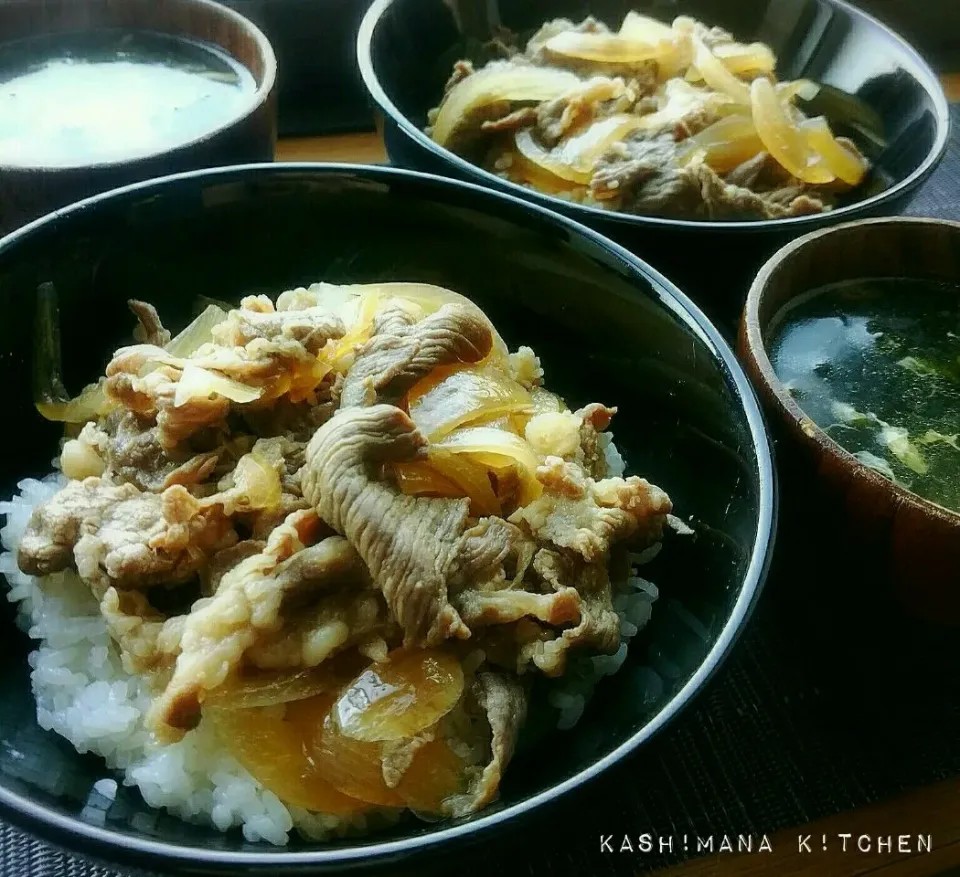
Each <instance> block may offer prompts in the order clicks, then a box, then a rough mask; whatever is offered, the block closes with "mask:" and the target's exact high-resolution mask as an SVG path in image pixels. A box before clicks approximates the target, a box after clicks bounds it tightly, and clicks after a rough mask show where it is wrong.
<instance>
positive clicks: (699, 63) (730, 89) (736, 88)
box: [693, 37, 772, 106]
mask: <svg viewBox="0 0 960 877" xmlns="http://www.w3.org/2000/svg"><path fill="white" fill-rule="evenodd" d="M693 63H694V65H695V66H696V68H697V70H699V71H700V75H701V76H702V77H703V79H704V82H706V83H707V85H708V86H710V88H712V89H713V90H714V91H719V92H720V93H721V94H725V95H727V97H729V98H730V99H731V100H734V101H736V102H737V103H738V104H743V105H744V106H750V89H749V88H748V87H747V86H746V85H745V84H744V83H743V82H741V81H740V80H739V79H737V77H736V76H734V75H733V74H732V73H731V72H730V71H729V70H727V68H726V67H725V66H724V65H723V62H722V61H721V60H720V59H719V58H718V57H717V56H716V55H714V54H713V52H711V51H710V49H709V48H707V45H706V44H705V43H704V42H703V40H701V39H699V38H698V37H694V38H693ZM771 88H772V86H771Z"/></svg>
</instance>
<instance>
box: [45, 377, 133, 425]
mask: <svg viewBox="0 0 960 877" xmlns="http://www.w3.org/2000/svg"><path fill="white" fill-rule="evenodd" d="M113 407H114V403H113V402H112V400H110V399H108V398H107V394H106V393H105V392H104V389H103V381H102V380H101V381H99V382H98V383H96V384H90V385H88V386H87V387H85V388H84V389H83V390H82V391H81V392H80V394H79V395H78V396H76V397H74V398H73V399H70V400H69V401H67V402H61V401H38V402H37V403H36V408H37V411H39V412H40V414H41V415H43V417H45V418H46V419H47V420H53V421H56V422H58V423H88V422H89V421H91V420H97V419H99V418H100V417H103V416H104V415H105V414H107V413H108V412H109V411H110V410H111V409H112V408H113Z"/></svg>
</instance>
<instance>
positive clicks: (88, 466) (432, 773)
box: [2, 283, 685, 844]
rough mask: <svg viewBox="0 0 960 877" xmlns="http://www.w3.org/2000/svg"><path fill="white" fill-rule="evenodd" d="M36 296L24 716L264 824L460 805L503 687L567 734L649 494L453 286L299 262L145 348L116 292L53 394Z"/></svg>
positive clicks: (591, 421)
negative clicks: (92, 372) (36, 419)
mask: <svg viewBox="0 0 960 877" xmlns="http://www.w3.org/2000/svg"><path fill="white" fill-rule="evenodd" d="M38 301H39V304H40V310H39V313H40V320H39V321H38V326H39V328H40V337H39V345H38V355H39V356H38V364H39V371H38V381H37V384H38V408H39V409H40V411H41V413H42V414H44V416H46V417H48V418H50V419H54V420H58V421H62V422H63V423H64V424H65V438H64V440H63V442H62V445H61V449H60V454H59V459H58V462H57V471H54V472H53V473H52V474H49V475H47V476H46V477H45V478H43V479H42V480H35V479H27V480H25V481H22V482H21V483H20V485H19V493H18V495H17V496H15V497H14V498H13V499H12V500H11V501H10V502H7V503H4V504H3V506H2V510H3V512H5V514H6V516H7V523H6V526H5V528H4V529H3V531H2V538H3V545H4V547H5V548H6V549H7V551H8V552H9V553H7V554H5V555H4V556H3V562H4V567H3V570H4V572H5V574H6V575H7V578H8V579H9V580H10V583H11V585H12V590H11V592H10V599H11V600H14V601H16V602H18V603H19V606H20V609H21V618H22V620H23V622H24V624H25V626H26V627H27V628H28V629H29V632H30V636H31V637H33V638H34V639H36V640H38V641H39V647H38V649H37V650H36V651H35V652H33V654H32V655H31V657H30V662H31V667H32V682H33V689H34V694H35V696H36V700H37V714H38V719H39V722H40V724H41V725H42V726H43V727H44V728H47V729H52V730H54V731H56V732H57V733H59V734H61V735H63V736H64V737H66V738H67V739H68V740H69V741H70V742H71V743H72V744H73V745H74V746H75V747H76V748H77V749H78V750H80V751H82V752H85V751H90V752H95V753H98V754H100V755H101V756H103V758H104V759H105V761H106V763H107V764H108V765H109V766H110V767H111V768H113V769H115V770H116V771H117V772H118V774H120V775H122V782H124V783H125V784H127V785H131V786H136V787H138V788H139V789H140V791H141V793H142V794H143V797H144V799H145V800H146V802H147V803H148V804H149V805H151V806H154V807H162V808H166V809H168V810H169V811H171V812H173V813H175V814H177V815H179V816H181V817H183V818H185V819H189V820H200V821H209V822H211V823H212V824H213V825H215V826H216V827H217V828H219V829H222V830H227V829H229V828H230V827H233V826H242V828H243V833H244V835H245V836H246V837H247V839H249V840H252V841H256V840H266V841H269V842H272V843H275V844H283V843H286V842H287V840H288V837H289V833H290V832H291V831H292V830H293V829H294V828H296V829H297V830H298V831H299V832H300V833H301V834H302V835H303V836H305V837H307V838H312V839H322V838H324V837H329V836H331V835H338V834H343V833H346V832H353V831H362V830H366V829H371V828H375V827H377V826H378V825H382V824H386V823H388V822H390V821H393V820H395V819H396V818H397V817H398V816H399V814H401V813H402V812H403V811H404V810H410V811H413V812H415V813H417V814H418V815H421V816H424V817H426V818H439V817H445V816H453V817H456V816H462V815H466V814H469V813H472V812H475V811H477V810H478V809H480V808H482V807H484V806H485V805H487V804H489V803H490V802H491V801H493V800H494V799H495V797H496V795H497V790H498V787H499V784H500V781H501V778H502V777H503V775H504V771H505V770H506V769H507V767H508V764H509V762H510V759H511V757H512V755H513V753H514V749H515V747H516V743H517V740H518V737H519V735H520V734H521V730H522V728H523V726H524V720H525V716H526V715H527V707H528V704H529V703H530V702H531V698H541V699H542V700H543V701H545V702H546V703H548V704H550V705H551V706H552V708H553V710H554V716H555V718H556V720H557V722H558V724H559V725H560V726H561V727H564V726H570V725H572V724H573V723H574V722H575V721H576V720H577V718H578V716H579V712H580V711H581V710H582V709H583V705H584V702H585V700H586V698H587V697H589V695H590V693H591V690H592V685H593V683H594V682H595V681H596V680H597V678H598V677H599V676H601V675H603V674H604V673H610V672H615V671H616V669H617V667H619V665H620V663H621V662H622V661H623V658H624V656H625V654H626V649H627V641H628V640H629V639H630V637H631V636H632V635H634V634H635V633H636V631H637V630H638V629H639V628H640V627H642V626H643V624H645V623H646V621H647V619H648V618H649V616H650V611H651V604H652V603H653V601H654V599H655V598H656V595H657V592H656V589H655V587H654V586H653V585H651V584H650V583H648V582H646V581H645V580H643V579H641V578H640V577H639V576H638V575H637V574H636V567H637V566H638V565H639V564H640V563H642V562H643V561H644V560H645V559H647V558H649V557H650V556H652V555H653V554H655V553H656V551H657V550H658V549H659V545H660V540H661V536H662V534H663V531H664V528H665V527H666V526H668V525H672V526H673V528H674V529H678V530H681V531H683V530H684V529H685V528H684V527H683V525H681V524H680V523H679V522H678V521H677V520H676V519H675V518H673V517H672V515H671V503H670V500H669V498H668V497H667V495H666V494H665V493H664V492H663V491H662V490H660V489H659V488H658V487H655V486H653V485H652V484H650V483H648V482H647V481H645V480H644V479H642V478H639V477H636V476H631V477H626V476H625V474H624V462H623V460H622V459H621V458H620V456H619V454H618V453H617V451H616V448H615V447H614V445H613V443H612V441H611V438H610V434H609V433H608V432H606V431H605V430H606V429H607V426H608V425H609V423H610V420H611V418H612V417H613V415H614V414H615V409H613V408H608V407H606V406H605V405H603V404H598V403H592V404H588V405H586V406H585V407H582V408H579V409H577V410H571V409H570V407H568V405H567V404H566V403H565V402H564V401H563V400H562V399H561V398H560V397H559V396H557V395H555V394H554V393H552V392H550V391H548V390H547V389H546V388H545V387H544V386H543V378H544V375H543V371H542V369H541V367H540V363H539V361H538V359H537V357H536V355H535V354H534V352H533V351H532V350H530V349H529V348H523V347H521V348H520V349H519V350H517V351H516V352H513V353H511V352H509V351H508V349H507V347H506V345H505V344H504V342H503V340H502V339H501V338H500V336H499V335H498V333H497V332H496V330H495V329H494V327H493V326H492V325H491V323H490V322H489V320H488V319H487V317H486V316H485V315H484V313H483V312H482V311H481V310H480V309H479V308H477V307H476V306H475V305H474V304H472V303H471V302H470V301H468V300H467V299H464V298H463V297H461V296H459V295H457V294H455V293H453V292H450V291H448V290H446V289H441V288H438V287H432V286H427V285H423V284H405V283H396V284H379V285H371V286H331V285H328V284H322V283H321V284H316V285H314V286H311V287H310V288H298V289H294V290H290V291H288V292H284V293H283V294H281V295H280V296H279V297H278V298H277V299H276V301H273V300H271V299H270V298H268V297H266V296H262V295H261V296H255V297H249V298H246V299H244V300H243V301H242V302H241V304H240V306H239V308H236V309H230V308H229V306H222V307H221V306H220V305H219V304H208V306H207V307H206V309H205V310H204V311H203V312H202V313H201V314H200V315H199V316H198V317H197V319H196V320H195V321H194V322H193V323H191V324H190V325H189V326H188V327H187V328H186V329H184V330H183V331H182V332H181V333H180V334H179V335H177V336H176V337H174V338H172V339H171V336H170V333H169V332H167V331H166V330H165V329H164V327H163V325H162V323H161V321H160V318H159V316H158V314H157V311H156V310H155V309H154V308H153V307H152V306H150V305H148V304H145V303H143V302H137V301H131V302H130V307H131V309H132V311H133V312H134V314H135V315H136V317H137V326H136V329H135V331H134V339H133V340H134V341H135V343H133V344H131V345H130V346H127V347H123V348H121V349H119V350H117V351H116V353H115V354H114V356H113V358H112V359H111V361H110V363H109V364H108V365H107V367H106V372H105V375H104V377H103V378H102V379H101V380H100V381H99V382H98V383H96V384H94V385H91V386H89V387H87V389H86V390H84V391H83V392H82V393H81V394H80V395H79V396H78V397H76V398H74V399H69V398H67V394H66V393H65V391H64V390H63V385H62V383H61V379H60V374H59V355H58V350H59V336H58V326H57V312H56V295H55V291H54V290H53V289H52V288H51V287H49V286H45V287H41V289H40V290H39V292H38ZM109 783H110V781H107V787H105V791H106V793H108V794H109V791H110V790H109V788H108V786H109Z"/></svg>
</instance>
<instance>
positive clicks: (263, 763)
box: [205, 695, 369, 816]
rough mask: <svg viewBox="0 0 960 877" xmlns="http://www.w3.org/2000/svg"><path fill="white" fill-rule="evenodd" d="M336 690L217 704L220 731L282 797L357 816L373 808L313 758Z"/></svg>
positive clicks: (299, 804) (256, 774)
mask: <svg viewBox="0 0 960 877" xmlns="http://www.w3.org/2000/svg"><path fill="white" fill-rule="evenodd" d="M332 700H333V698H332V696H328V695H319V696H317V697H313V698H309V699H308V700H302V701H298V702H296V703H291V704H290V705H289V706H288V707H287V709H286V711H285V712H284V714H283V715H278V714H277V712H276V710H275V709H270V708H267V709H262V708H257V707H254V708H251V709H242V710H238V709H229V710H225V709H211V710H209V712H208V713H206V714H205V715H207V716H209V718H210V721H211V723H212V724H213V726H214V728H215V729H216V731H217V735H218V736H219V738H220V740H221V741H222V742H223V744H224V745H225V746H226V747H227V749H228V750H229V751H230V752H231V754H232V755H233V756H234V757H235V758H236V759H237V761H239V762H240V763H241V764H242V765H243V766H244V767H245V768H246V769H247V770H248V771H249V772H250V774H251V775H252V776H253V778H254V779H256V780H257V781H258V782H260V783H261V784H262V785H263V786H264V788H266V789H269V790H270V791H271V792H273V793H274V794H275V795H276V796H277V797H278V798H279V799H280V800H281V801H283V802H284V803H286V804H292V805H293V806H296V807H303V808H305V809H307V810H312V811H314V812H317V813H327V814H331V815H334V816H351V815H354V814H358V813H361V812H363V811H364V810H366V809H369V807H368V805H367V804H366V803H364V802H362V801H360V800H358V799H356V798H353V797H350V796H348V795H345V794H344V793H343V792H341V791H339V790H338V789H337V788H335V786H334V785H333V784H331V783H330V782H329V781H328V780H327V777H326V776H325V773H324V771H323V768H322V766H321V765H319V764H317V763H316V762H315V760H314V758H313V753H312V744H313V734H314V728H315V727H316V726H319V725H322V723H323V720H324V717H325V716H326V715H328V714H329V709H330V704H331V702H332Z"/></svg>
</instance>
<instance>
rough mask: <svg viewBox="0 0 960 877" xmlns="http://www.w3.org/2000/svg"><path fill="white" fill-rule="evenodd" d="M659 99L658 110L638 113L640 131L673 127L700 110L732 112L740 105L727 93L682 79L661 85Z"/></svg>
mask: <svg viewBox="0 0 960 877" xmlns="http://www.w3.org/2000/svg"><path fill="white" fill-rule="evenodd" d="M660 100H661V105H660V109H658V110H656V111H655V112H653V113H648V114H647V115H645V116H640V127H641V128H642V129H643V130H645V131H659V130H662V129H664V128H672V127H673V126H675V125H676V124H677V123H678V122H679V121H680V120H681V119H683V118H684V117H685V116H687V115H689V114H690V113H695V112H696V111H698V110H701V109H705V110H711V111H713V112H716V113H725V112H735V111H737V110H739V109H740V105H739V104H737V103H735V102H734V101H733V100H731V99H730V98H729V97H728V96H727V95H725V94H720V93H719V92H716V91H707V90H706V89H703V88H698V87H696V86H693V85H691V84H690V83H689V82H685V81H684V80H683V79H671V80H669V81H668V82H667V83H666V84H665V85H664V86H663V92H662V94H661V99H660Z"/></svg>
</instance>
